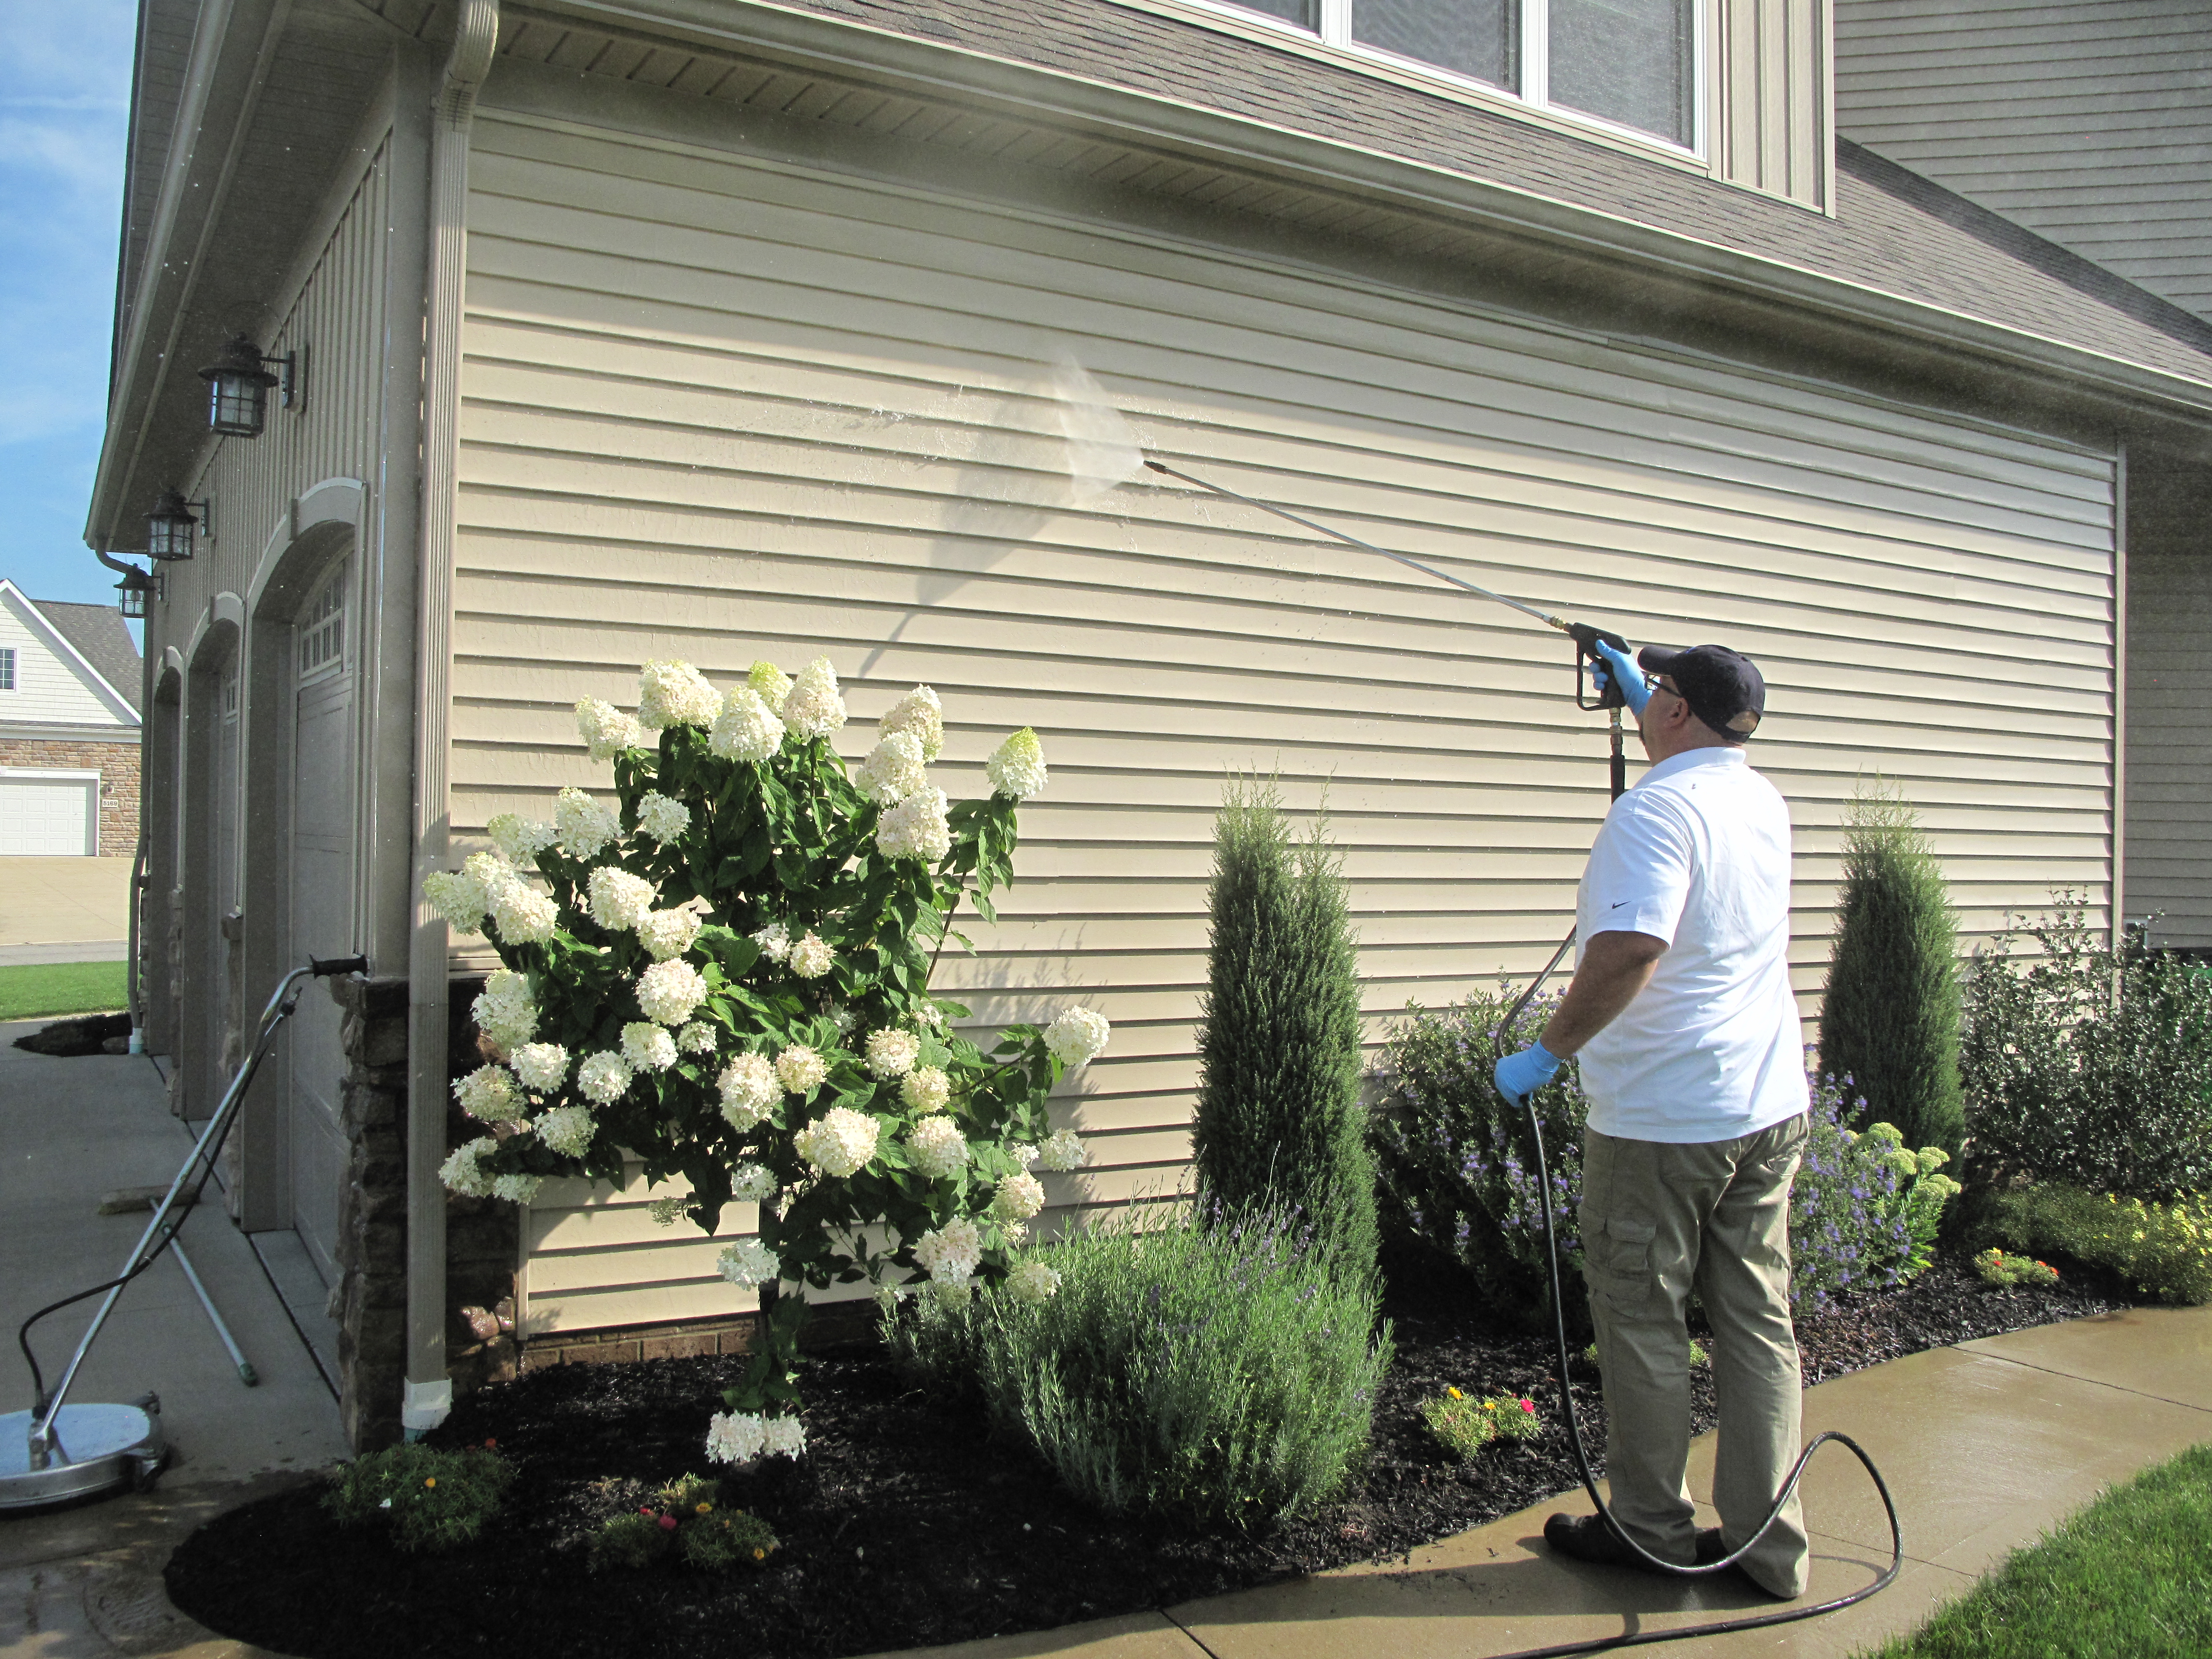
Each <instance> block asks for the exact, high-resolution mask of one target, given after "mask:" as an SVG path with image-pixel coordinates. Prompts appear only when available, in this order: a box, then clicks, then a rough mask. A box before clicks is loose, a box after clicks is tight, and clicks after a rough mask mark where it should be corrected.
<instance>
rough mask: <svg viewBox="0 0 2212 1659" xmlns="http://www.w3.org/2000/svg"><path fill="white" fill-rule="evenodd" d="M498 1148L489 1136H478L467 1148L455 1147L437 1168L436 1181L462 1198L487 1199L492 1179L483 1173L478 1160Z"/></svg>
mask: <svg viewBox="0 0 2212 1659" xmlns="http://www.w3.org/2000/svg"><path fill="white" fill-rule="evenodd" d="M498 1146H499V1142H497V1141H496V1140H494V1139H492V1138H491V1137H490V1136H489V1135H478V1136H477V1138H476V1139H474V1140H471V1142H469V1143H468V1145H467V1146H459V1147H456V1148H455V1149H454V1150H453V1152H452V1153H451V1154H450V1155H449V1156H448V1157H447V1159H446V1161H445V1162H444V1163H443V1164H440V1165H439V1166H438V1179H439V1180H441V1181H442V1182H445V1183H446V1187H447V1190H449V1191H451V1192H456V1193H459V1194H460V1195H461V1196H462V1197H464V1198H489V1197H490V1196H491V1181H492V1178H491V1176H489V1175H487V1174H485V1173H484V1171H483V1168H482V1166H481V1164H480V1163H479V1160H480V1159H481V1158H483V1156H484V1154H485V1153H487V1152H493V1151H495V1150H496V1149H497V1148H498Z"/></svg>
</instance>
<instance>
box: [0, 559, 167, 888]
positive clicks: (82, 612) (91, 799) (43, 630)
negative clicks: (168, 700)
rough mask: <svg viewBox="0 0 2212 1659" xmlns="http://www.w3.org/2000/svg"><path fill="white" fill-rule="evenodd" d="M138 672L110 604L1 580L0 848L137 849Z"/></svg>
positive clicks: (127, 852) (119, 853) (124, 853)
mask: <svg viewBox="0 0 2212 1659" xmlns="http://www.w3.org/2000/svg"><path fill="white" fill-rule="evenodd" d="M140 671H141V670H140V665H139V660H138V647H137V646H135V645H133V644H132V643H131V630H130V629H127V628H125V626H124V625H123V616H122V613H121V612H120V611H117V610H116V608H115V607H114V606H113V605H68V604H64V603H62V602H60V601H58V600H54V599H31V598H29V597H27V595H26V594H25V593H24V592H23V591H22V590H21V588H19V587H17V586H15V583H14V582H12V581H9V580H7V579H5V578H4V577H0V857H4V856H7V855H9V854H39V855H43V856H46V857H54V856H65V857H76V858H112V859H114V858H119V859H127V858H129V857H131V854H133V853H134V852H135V851H136V850H137V845H138V729H139V728H138V697H139V676H140Z"/></svg>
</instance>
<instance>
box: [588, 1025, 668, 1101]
mask: <svg viewBox="0 0 2212 1659" xmlns="http://www.w3.org/2000/svg"><path fill="white" fill-rule="evenodd" d="M650 1029H652V1028H651V1027H647V1030H650ZM630 1075H631V1073H630V1069H629V1065H628V1064H627V1063H626V1062H625V1061H624V1060H623V1057H622V1056H621V1055H620V1054H608V1053H605V1052H602V1053H599V1054H587V1055H586V1056H585V1058H584V1062H583V1064H582V1065H580V1066H577V1067H576V1088H577V1091H578V1092H579V1093H580V1094H581V1095H582V1096H583V1097H584V1098H585V1099H586V1100H595V1101H597V1102H598V1103H599V1104H600V1105H602V1106H607V1105H611V1104H612V1103H614V1102H616V1101H617V1100H620V1099H621V1098H622V1097H623V1091H624V1090H626V1089H628V1088H629V1082H630Z"/></svg>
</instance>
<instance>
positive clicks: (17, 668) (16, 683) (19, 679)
mask: <svg viewBox="0 0 2212 1659" xmlns="http://www.w3.org/2000/svg"><path fill="white" fill-rule="evenodd" d="M0 662H4V663H5V664H6V666H7V670H8V684H5V685H0V696H8V697H12V696H15V694H16V693H17V692H18V691H21V690H22V689H23V674H22V667H23V659H22V655H21V653H19V652H18V651H17V650H16V649H15V647H14V646H12V645H0Z"/></svg>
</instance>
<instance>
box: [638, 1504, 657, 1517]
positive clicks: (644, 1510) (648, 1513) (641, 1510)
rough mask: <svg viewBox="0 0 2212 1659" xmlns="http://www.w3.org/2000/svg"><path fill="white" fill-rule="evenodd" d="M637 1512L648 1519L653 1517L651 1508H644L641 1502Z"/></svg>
mask: <svg viewBox="0 0 2212 1659" xmlns="http://www.w3.org/2000/svg"><path fill="white" fill-rule="evenodd" d="M637 1512H638V1513H639V1514H640V1515H641V1516H644V1517H645V1518H646V1519H647V1520H648V1521H651V1520H653V1519H654V1518H655V1517H654V1515H653V1511H652V1510H649V1509H647V1508H645V1507H644V1506H643V1505H642V1504H641V1505H640V1506H639V1508H638V1511H637Z"/></svg>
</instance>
